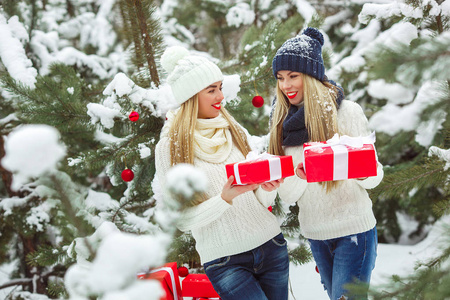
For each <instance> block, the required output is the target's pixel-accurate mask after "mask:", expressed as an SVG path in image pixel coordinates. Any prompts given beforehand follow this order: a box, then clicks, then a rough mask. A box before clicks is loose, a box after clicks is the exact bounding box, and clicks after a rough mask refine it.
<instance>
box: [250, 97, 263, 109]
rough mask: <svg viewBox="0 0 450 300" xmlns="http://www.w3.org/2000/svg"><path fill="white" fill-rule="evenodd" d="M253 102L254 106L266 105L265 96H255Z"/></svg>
mask: <svg viewBox="0 0 450 300" xmlns="http://www.w3.org/2000/svg"><path fill="white" fill-rule="evenodd" d="M252 104H253V106H254V107H261V106H263V105H264V98H263V97H261V96H260V95H257V96H255V97H253V99H252Z"/></svg>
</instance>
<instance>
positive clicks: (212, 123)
mask: <svg viewBox="0 0 450 300" xmlns="http://www.w3.org/2000/svg"><path fill="white" fill-rule="evenodd" d="M232 146H233V139H232V137H231V132H230V125H229V124H228V122H227V120H226V119H225V118H224V117H223V116H222V114H220V115H219V116H218V117H216V118H213V119H197V124H196V126H195V130H194V152H195V156H196V157H197V158H199V159H202V160H205V161H207V162H210V163H216V164H217V163H221V162H223V161H225V160H226V159H227V157H228V156H229V155H230V152H231V147H232Z"/></svg>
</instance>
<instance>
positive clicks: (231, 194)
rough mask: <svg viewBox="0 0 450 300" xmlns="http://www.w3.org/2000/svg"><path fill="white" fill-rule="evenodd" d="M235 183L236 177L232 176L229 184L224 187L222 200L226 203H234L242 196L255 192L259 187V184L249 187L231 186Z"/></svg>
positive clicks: (228, 181)
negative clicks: (235, 199)
mask: <svg viewBox="0 0 450 300" xmlns="http://www.w3.org/2000/svg"><path fill="white" fill-rule="evenodd" d="M233 181H234V176H233V175H231V176H230V177H228V180H227V182H226V183H225V185H224V186H223V189H222V194H221V196H222V199H223V200H225V201H226V202H228V203H230V204H231V202H232V201H233V199H234V198H235V197H237V196H239V195H240V194H243V193H246V192H249V191H253V190H255V189H256V188H257V187H258V186H259V185H258V184H249V185H231V184H232V183H233Z"/></svg>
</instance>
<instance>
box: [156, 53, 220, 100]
mask: <svg viewBox="0 0 450 300" xmlns="http://www.w3.org/2000/svg"><path fill="white" fill-rule="evenodd" d="M161 66H162V67H163V68H164V69H165V70H166V72H167V73H169V75H168V76H167V83H168V84H169V85H170V87H171V88H172V92H173V95H174V96H175V100H176V101H177V104H178V105H181V104H183V103H184V102H185V101H186V100H188V99H189V98H191V97H192V96H194V95H195V94H197V93H198V92H200V91H201V90H203V89H204V88H206V87H208V86H209V85H210V84H212V83H214V82H217V81H223V74H222V71H220V69H219V67H217V65H216V64H214V63H213V62H211V61H209V60H208V59H207V58H204V57H201V56H196V55H190V54H189V51H188V50H187V49H186V48H183V47H180V46H173V47H169V48H167V49H166V51H164V53H163V55H162V56H161Z"/></svg>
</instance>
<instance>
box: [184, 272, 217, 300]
mask: <svg viewBox="0 0 450 300" xmlns="http://www.w3.org/2000/svg"><path fill="white" fill-rule="evenodd" d="M183 297H194V298H217V299H219V295H218V294H217V292H216V291H215V290H214V288H213V286H212V284H211V281H209V279H208V277H207V276H206V274H189V275H188V276H186V278H184V280H183Z"/></svg>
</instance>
